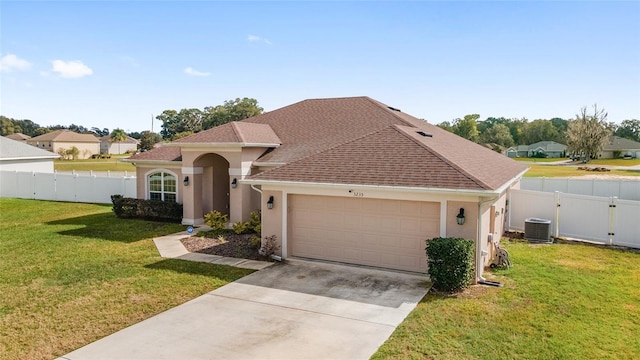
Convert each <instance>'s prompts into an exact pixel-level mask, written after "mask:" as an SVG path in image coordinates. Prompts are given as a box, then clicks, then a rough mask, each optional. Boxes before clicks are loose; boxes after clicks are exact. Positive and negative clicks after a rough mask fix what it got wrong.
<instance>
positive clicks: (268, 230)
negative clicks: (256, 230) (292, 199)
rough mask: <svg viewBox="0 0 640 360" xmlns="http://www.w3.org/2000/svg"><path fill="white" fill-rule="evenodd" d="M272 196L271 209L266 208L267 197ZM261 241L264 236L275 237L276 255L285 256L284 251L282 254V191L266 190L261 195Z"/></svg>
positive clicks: (284, 213)
mask: <svg viewBox="0 0 640 360" xmlns="http://www.w3.org/2000/svg"><path fill="white" fill-rule="evenodd" d="M271 196H273V203H274V205H273V209H268V208H267V201H269V197H271ZM261 204H262V239H263V240H264V238H265V236H271V235H275V236H276V237H277V244H278V251H276V254H277V255H280V256H285V254H286V251H285V252H284V253H283V246H282V244H283V242H282V240H283V239H284V236H283V235H284V234H283V232H282V229H283V216H286V212H287V210H286V201H283V193H282V191H277V190H266V191H263V194H262V202H261Z"/></svg>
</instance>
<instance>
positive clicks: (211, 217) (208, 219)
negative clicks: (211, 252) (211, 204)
mask: <svg viewBox="0 0 640 360" xmlns="http://www.w3.org/2000/svg"><path fill="white" fill-rule="evenodd" d="M228 221H229V216H227V214H224V215H223V214H222V213H221V212H220V211H218V210H211V212H210V213H208V214H206V215H205V216H204V222H205V224H207V225H209V226H211V229H213V230H222V229H226V228H227V222H228Z"/></svg>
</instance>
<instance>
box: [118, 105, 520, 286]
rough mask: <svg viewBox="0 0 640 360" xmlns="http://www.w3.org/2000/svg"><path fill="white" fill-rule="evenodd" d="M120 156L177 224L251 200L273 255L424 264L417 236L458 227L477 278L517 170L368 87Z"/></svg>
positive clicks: (239, 217) (401, 266)
mask: <svg viewBox="0 0 640 360" xmlns="http://www.w3.org/2000/svg"><path fill="white" fill-rule="evenodd" d="M126 161H129V162H132V163H134V164H135V165H136V168H137V179H138V197H140V198H146V199H163V200H165V201H166V200H168V201H174V200H175V201H178V202H181V203H182V204H183V205H184V212H183V223H184V224H195V225H197V224H201V223H203V216H204V215H205V214H206V213H208V212H210V211H211V210H218V211H220V212H222V213H226V214H229V220H230V222H231V223H235V222H238V221H243V220H248V217H249V212H250V211H252V210H255V209H261V210H262V236H263V238H264V237H266V236H270V235H275V236H276V237H277V240H278V245H280V248H279V250H278V255H281V256H282V257H283V258H288V257H303V258H314V259H323V260H331V261H339V262H345V263H353V264H361V265H369V266H377V267H382V268H390V269H398V270H407V271H416V272H425V271H426V266H427V265H426V264H427V262H426V255H425V240H426V239H430V238H434V237H439V236H449V237H464V238H468V239H473V240H474V241H475V242H476V254H477V257H476V261H477V266H476V268H477V269H478V271H477V274H476V275H477V277H478V279H479V278H480V276H481V274H482V269H483V267H484V266H485V265H487V264H488V263H489V261H490V259H491V254H492V251H493V249H494V246H493V240H495V241H499V239H500V235H501V234H502V232H503V224H504V217H505V212H506V196H507V192H508V191H509V189H511V188H513V187H516V188H517V187H518V186H519V181H520V178H521V176H522V175H523V174H524V172H525V171H526V170H527V167H526V166H524V165H522V164H519V163H517V162H515V161H513V160H511V159H508V158H506V157H505V156H503V155H500V154H498V153H496V152H494V151H492V150H490V149H487V148H485V147H483V146H480V145H478V144H475V143H473V142H470V141H468V140H465V139H463V138H461V137H458V136H456V135H454V134H452V133H450V132H448V131H445V130H442V129H440V128H438V127H436V126H433V125H431V124H428V123H427V122H425V121H423V120H419V119H417V118H415V117H413V116H410V115H408V114H405V113H403V112H401V111H399V110H397V109H394V108H391V107H388V106H386V105H384V104H382V103H380V102H378V101H376V100H373V99H371V98H368V97H355V98H336V99H314V100H305V101H301V102H298V103H295V104H293V105H289V106H286V107H284V108H281V109H277V110H274V111H271V112H268V113H265V114H262V115H258V116H255V117H252V118H249V119H246V120H243V121H238V122H232V123H229V124H225V125H221V126H218V127H215V128H212V129H209V130H206V131H202V132H199V133H196V134H193V135H190V136H188V137H185V138H182V139H179V140H176V141H174V142H172V143H169V144H166V145H165V146H162V147H159V148H156V149H153V150H150V151H147V152H144V153H140V154H137V155H134V156H132V157H131V158H129V159H128V160H126ZM458 215H460V216H463V217H464V219H463V220H464V222H463V224H462V225H458V220H457V218H458Z"/></svg>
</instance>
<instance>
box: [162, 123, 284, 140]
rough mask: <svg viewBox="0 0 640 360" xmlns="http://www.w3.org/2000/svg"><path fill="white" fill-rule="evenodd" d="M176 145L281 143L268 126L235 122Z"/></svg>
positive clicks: (206, 131) (197, 134) (192, 136)
mask: <svg viewBox="0 0 640 360" xmlns="http://www.w3.org/2000/svg"><path fill="white" fill-rule="evenodd" d="M174 143H244V144H280V143H281V142H280V139H279V138H278V135H276V133H275V132H273V129H271V127H270V126H269V125H268V124H256V123H250V122H240V121H234V122H230V123H228V124H224V125H221V126H216V127H214V128H211V129H208V130H205V131H201V132H199V133H196V134H193V135H189V136H186V137H183V138H182V139H178V140H176V141H174Z"/></svg>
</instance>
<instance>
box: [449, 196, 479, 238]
mask: <svg viewBox="0 0 640 360" xmlns="http://www.w3.org/2000/svg"><path fill="white" fill-rule="evenodd" d="M460 208H463V209H464V217H465V222H464V224H463V225H458V222H457V220H456V216H457V215H458V212H459V211H460ZM447 237H454V238H463V239H470V240H473V241H476V240H477V238H478V203H477V202H471V201H447Z"/></svg>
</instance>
